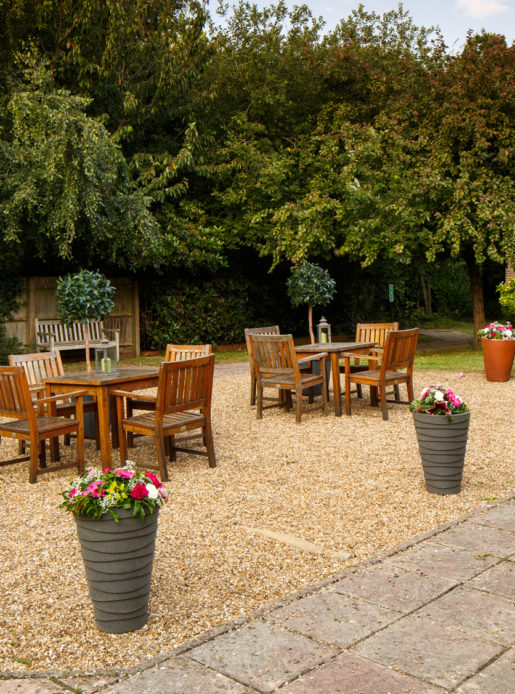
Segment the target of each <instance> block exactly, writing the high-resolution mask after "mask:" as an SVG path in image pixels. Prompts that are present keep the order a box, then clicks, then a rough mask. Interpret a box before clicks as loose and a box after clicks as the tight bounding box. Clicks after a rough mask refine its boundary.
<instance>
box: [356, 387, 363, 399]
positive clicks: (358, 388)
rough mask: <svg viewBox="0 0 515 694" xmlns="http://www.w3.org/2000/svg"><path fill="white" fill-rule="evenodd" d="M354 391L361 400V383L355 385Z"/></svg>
mask: <svg viewBox="0 0 515 694" xmlns="http://www.w3.org/2000/svg"><path fill="white" fill-rule="evenodd" d="M356 390H357V392H358V398H361V399H362V400H363V388H362V387H361V383H356Z"/></svg>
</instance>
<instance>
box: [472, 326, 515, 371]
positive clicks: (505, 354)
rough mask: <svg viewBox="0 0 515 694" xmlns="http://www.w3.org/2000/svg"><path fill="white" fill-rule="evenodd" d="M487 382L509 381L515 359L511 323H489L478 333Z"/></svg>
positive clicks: (514, 333)
mask: <svg viewBox="0 0 515 694" xmlns="http://www.w3.org/2000/svg"><path fill="white" fill-rule="evenodd" d="M478 335H479V337H480V338H481V346H482V348H483V361H484V363H485V374H486V380H487V381H509V380H510V376H511V369H512V366H513V358H514V357H515V331H514V330H513V326H512V325H511V323H505V324H502V323H497V322H495V323H489V324H488V325H487V326H486V327H485V328H482V329H481V330H479V331H478Z"/></svg>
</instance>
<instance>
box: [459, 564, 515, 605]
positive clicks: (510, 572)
mask: <svg viewBox="0 0 515 694" xmlns="http://www.w3.org/2000/svg"><path fill="white" fill-rule="evenodd" d="M467 585H469V586H472V587H473V588H479V589H480V590H486V591H487V592H488V593H495V594H496V595H502V596H504V597H506V598H511V599H512V600H515V563H514V562H512V561H502V562H501V563H500V564H497V566H494V567H492V568H491V569H488V571H485V572H484V573H482V574H481V575H480V576H477V577H476V578H473V579H472V580H471V581H469V582H468V583H467Z"/></svg>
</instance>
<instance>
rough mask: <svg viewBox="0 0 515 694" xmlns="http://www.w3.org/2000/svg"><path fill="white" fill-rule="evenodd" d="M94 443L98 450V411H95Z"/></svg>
mask: <svg viewBox="0 0 515 694" xmlns="http://www.w3.org/2000/svg"><path fill="white" fill-rule="evenodd" d="M95 445H96V448H97V451H99V450H100V427H99V426H98V412H95Z"/></svg>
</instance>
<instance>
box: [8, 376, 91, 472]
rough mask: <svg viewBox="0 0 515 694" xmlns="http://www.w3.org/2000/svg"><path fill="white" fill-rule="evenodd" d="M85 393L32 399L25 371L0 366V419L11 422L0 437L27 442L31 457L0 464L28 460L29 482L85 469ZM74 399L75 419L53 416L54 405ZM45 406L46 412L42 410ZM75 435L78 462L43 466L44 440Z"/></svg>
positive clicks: (44, 460) (44, 459) (44, 457)
mask: <svg viewBox="0 0 515 694" xmlns="http://www.w3.org/2000/svg"><path fill="white" fill-rule="evenodd" d="M83 395H85V392H84V391H75V392H73V393H67V394H66V395H53V396H51V397H44V398H37V399H33V393H32V392H31V390H30V387H29V383H28V381H27V376H26V374H25V371H24V370H23V369H22V368H21V367H18V366H3V367H0V416H1V417H9V418H10V421H8V422H3V423H0V437H1V436H9V437H11V438H15V439H18V441H20V440H21V441H29V442H30V455H28V456H22V457H18V458H13V459H10V460H4V461H2V462H1V463H0V465H9V464H11V463H19V462H22V461H24V460H30V468H29V482H36V480H37V476H38V474H42V473H44V472H53V471H54V470H57V469H61V468H67V467H72V466H75V465H77V466H78V469H79V473H80V472H82V471H83V470H84V416H83V407H82V396H83ZM69 397H74V398H75V399H76V400H75V402H76V407H75V415H76V418H75V419H70V418H69V417H58V416H56V403H57V402H58V401H59V400H62V399H63V398H69ZM45 405H46V406H47V410H48V412H44V411H43V408H44V407H45ZM72 433H75V434H76V435H77V462H76V463H67V464H64V465H58V466H52V467H51V468H47V467H46V449H45V441H46V439H50V440H51V441H52V440H53V439H57V438H58V437H59V436H66V435H69V434H72Z"/></svg>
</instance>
